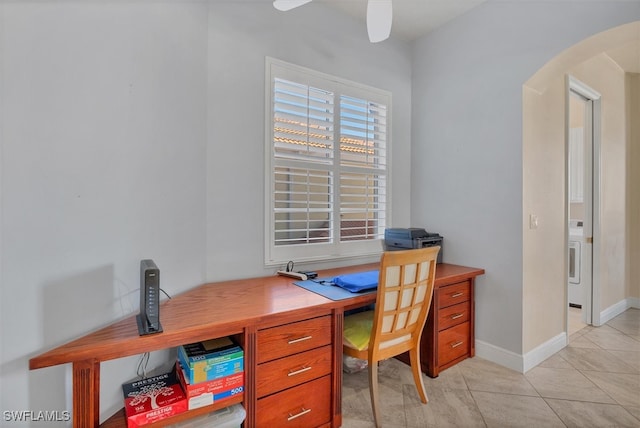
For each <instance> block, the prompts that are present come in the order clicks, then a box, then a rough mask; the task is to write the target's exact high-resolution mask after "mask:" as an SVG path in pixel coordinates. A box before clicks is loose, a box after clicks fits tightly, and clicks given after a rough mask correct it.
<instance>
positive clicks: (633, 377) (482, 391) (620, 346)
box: [342, 309, 640, 428]
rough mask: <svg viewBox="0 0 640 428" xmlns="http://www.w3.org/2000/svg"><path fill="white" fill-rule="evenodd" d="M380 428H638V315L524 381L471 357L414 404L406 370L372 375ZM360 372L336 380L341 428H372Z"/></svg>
mask: <svg viewBox="0 0 640 428" xmlns="http://www.w3.org/2000/svg"><path fill="white" fill-rule="evenodd" d="M379 385H380V395H381V397H382V399H381V400H380V401H381V409H382V410H381V413H382V419H383V420H382V424H383V426H384V427H385V428H399V427H412V428H413V427H415V428H418V427H420V428H424V427H510V428H511V427H526V428H531V427H545V428H546V427H580V428H583V427H597V428H601V427H640V310H639V309H628V310H627V311H625V312H624V313H622V314H620V315H619V316H617V317H616V318H614V319H612V320H611V321H609V322H608V323H607V324H606V325H604V326H601V327H592V326H587V327H584V328H582V329H580V330H579V331H577V332H576V333H574V334H572V335H571V336H570V338H569V345H568V346H567V347H566V348H564V349H563V350H561V351H559V352H558V353H556V354H555V355H553V356H551V357H550V358H548V359H547V360H546V361H544V362H542V363H541V364H540V365H538V366H537V367H534V368H533V369H531V370H529V371H528V372H527V373H525V374H521V373H518V372H515V371H513V370H509V369H507V368H504V367H502V366H499V365H497V364H494V363H491V362H489V361H487V360H483V359H481V358H479V357H475V358H471V359H467V360H465V361H463V362H461V363H460V364H458V365H456V366H453V367H451V368H449V369H447V370H445V371H443V372H442V373H440V376H439V377H438V378H436V379H431V378H429V377H427V376H425V387H426V389H427V394H428V396H429V403H428V404H426V405H423V404H422V403H421V402H420V399H419V398H418V393H417V392H416V390H415V386H414V384H413V380H412V378H411V371H410V369H409V368H408V367H407V366H405V365H404V364H403V363H401V362H399V361H397V360H395V359H390V360H387V361H384V362H382V363H381V365H380V369H379ZM368 388H369V387H368V378H367V372H366V370H365V371H362V372H358V373H354V374H347V373H344V377H343V392H342V394H343V400H342V406H343V407H342V411H343V427H345V428H365V427H372V426H374V425H373V415H372V413H371V407H370V401H369V389H368Z"/></svg>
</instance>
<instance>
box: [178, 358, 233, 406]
mask: <svg viewBox="0 0 640 428" xmlns="http://www.w3.org/2000/svg"><path fill="white" fill-rule="evenodd" d="M178 367H180V365H178ZM178 379H179V380H180V384H181V385H182V388H183V390H184V391H185V395H186V397H187V408H188V409H189V410H193V409H197V408H198V407H203V406H208V405H210V404H213V403H216V402H218V401H220V400H224V399H226V398H230V397H233V396H234V395H237V394H241V393H242V392H244V372H240V373H236V374H232V375H229V376H225V377H221V378H217V379H213V380H208V381H205V382H199V383H189V381H188V379H187V374H186V371H185V370H184V369H183V368H182V367H180V370H179V371H178Z"/></svg>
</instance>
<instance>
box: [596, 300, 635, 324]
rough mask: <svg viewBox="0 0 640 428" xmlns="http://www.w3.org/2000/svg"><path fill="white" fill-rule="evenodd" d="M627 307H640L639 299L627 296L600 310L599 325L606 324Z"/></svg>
mask: <svg viewBox="0 0 640 428" xmlns="http://www.w3.org/2000/svg"><path fill="white" fill-rule="evenodd" d="M629 308H637V309H640V299H639V298H637V297H627V298H626V299H624V300H620V301H619V302H618V303H616V304H614V305H611V306H609V307H608V308H607V309H605V310H604V311H601V312H600V325H604V324H606V323H607V322H609V321H611V320H612V319H614V318H615V317H617V316H618V315H620V314H621V313H623V312H624V311H626V310H627V309H629Z"/></svg>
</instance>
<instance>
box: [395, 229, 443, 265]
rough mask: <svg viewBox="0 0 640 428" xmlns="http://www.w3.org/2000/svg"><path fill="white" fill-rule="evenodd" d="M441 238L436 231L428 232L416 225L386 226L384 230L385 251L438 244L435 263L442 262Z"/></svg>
mask: <svg viewBox="0 0 640 428" xmlns="http://www.w3.org/2000/svg"><path fill="white" fill-rule="evenodd" d="M442 244H443V239H442V236H440V234H438V233H429V232H427V231H426V230H424V229H420V228H417V227H409V228H388V229H385V230H384V249H385V251H395V250H407V249H412V248H424V247H435V246H436V245H439V246H440V252H438V260H437V263H442V253H443V246H442Z"/></svg>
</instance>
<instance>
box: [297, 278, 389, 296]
mask: <svg viewBox="0 0 640 428" xmlns="http://www.w3.org/2000/svg"><path fill="white" fill-rule="evenodd" d="M332 280H333V278H324V279H319V278H315V279H307V280H306V281H295V282H294V284H295V285H297V286H298V287H302V288H304V289H305V290H309V291H311V292H314V293H316V294H319V295H321V296H323V297H326V298H327V299H331V300H343V299H350V298H352V297H356V296H363V295H365V294H371V293H375V292H376V291H377V289H376V288H372V289H369V290H366V291H361V292H359V293H352V292H351V291H348V290H345V289H344V288H342V287H338V286H337V285H335V284H334V283H333V282H331V281H332Z"/></svg>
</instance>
